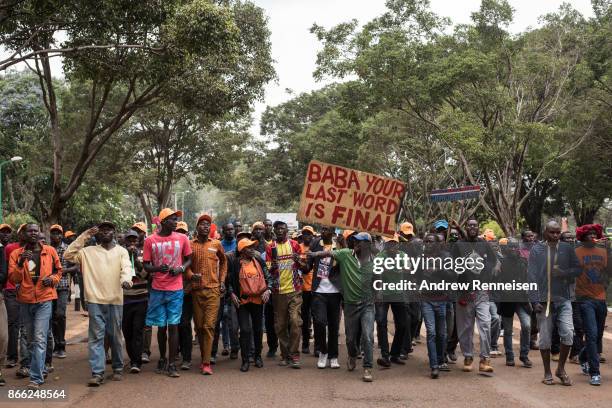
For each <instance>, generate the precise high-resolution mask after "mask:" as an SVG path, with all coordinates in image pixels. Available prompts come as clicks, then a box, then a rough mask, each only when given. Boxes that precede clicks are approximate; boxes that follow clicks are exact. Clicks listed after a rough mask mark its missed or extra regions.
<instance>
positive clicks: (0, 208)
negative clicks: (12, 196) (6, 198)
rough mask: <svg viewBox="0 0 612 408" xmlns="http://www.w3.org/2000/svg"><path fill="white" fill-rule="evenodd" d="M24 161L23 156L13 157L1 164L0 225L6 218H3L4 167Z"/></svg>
mask: <svg viewBox="0 0 612 408" xmlns="http://www.w3.org/2000/svg"><path fill="white" fill-rule="evenodd" d="M21 160H23V157H21V156H15V157H11V159H10V160H5V161H3V162H0V223H1V222H2V221H4V218H3V216H2V212H3V211H2V166H4V165H5V164H9V163H12V162H18V161H21Z"/></svg>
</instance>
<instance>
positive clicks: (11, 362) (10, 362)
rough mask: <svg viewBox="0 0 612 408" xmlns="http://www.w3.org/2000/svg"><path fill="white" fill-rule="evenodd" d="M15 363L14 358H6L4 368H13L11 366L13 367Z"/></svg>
mask: <svg viewBox="0 0 612 408" xmlns="http://www.w3.org/2000/svg"><path fill="white" fill-rule="evenodd" d="M16 365H17V361H15V360H8V361H7V362H6V365H5V367H6V368H13V367H15V366H16Z"/></svg>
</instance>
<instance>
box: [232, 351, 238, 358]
mask: <svg viewBox="0 0 612 408" xmlns="http://www.w3.org/2000/svg"><path fill="white" fill-rule="evenodd" d="M237 358H238V350H232V351H230V359H231V360H236V359H237Z"/></svg>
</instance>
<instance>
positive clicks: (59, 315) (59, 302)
mask: <svg viewBox="0 0 612 408" xmlns="http://www.w3.org/2000/svg"><path fill="white" fill-rule="evenodd" d="M69 299H70V290H67V289H60V290H58V291H57V299H56V300H54V301H53V318H52V327H53V341H54V343H55V346H54V351H60V350H61V351H66V306H67V305H68V301H69Z"/></svg>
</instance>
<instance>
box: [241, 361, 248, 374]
mask: <svg viewBox="0 0 612 408" xmlns="http://www.w3.org/2000/svg"><path fill="white" fill-rule="evenodd" d="M249 365H250V364H249V360H244V361H242V365H241V366H240V371H242V372H243V373H246V372H247V371H249Z"/></svg>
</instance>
